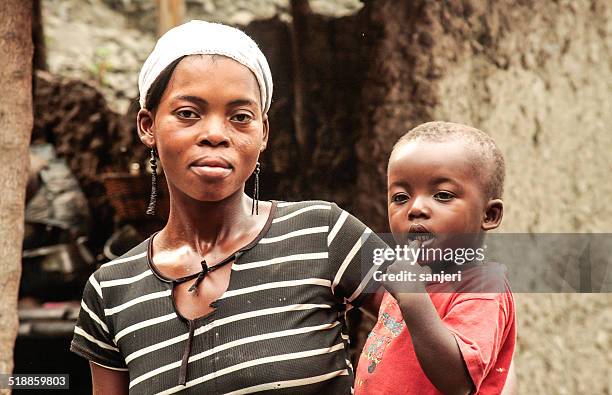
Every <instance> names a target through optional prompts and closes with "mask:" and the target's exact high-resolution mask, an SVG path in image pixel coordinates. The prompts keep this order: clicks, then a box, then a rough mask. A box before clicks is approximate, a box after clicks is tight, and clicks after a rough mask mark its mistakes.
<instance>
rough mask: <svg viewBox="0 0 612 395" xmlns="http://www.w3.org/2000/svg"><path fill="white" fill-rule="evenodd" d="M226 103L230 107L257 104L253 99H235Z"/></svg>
mask: <svg viewBox="0 0 612 395" xmlns="http://www.w3.org/2000/svg"><path fill="white" fill-rule="evenodd" d="M227 105H228V106H231V107H237V106H257V102H255V101H253V100H251V99H236V100H232V101H231V102H229V103H228V104H227Z"/></svg>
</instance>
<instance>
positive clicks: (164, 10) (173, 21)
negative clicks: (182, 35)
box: [156, 0, 185, 37]
mask: <svg viewBox="0 0 612 395" xmlns="http://www.w3.org/2000/svg"><path fill="white" fill-rule="evenodd" d="M156 3H157V37H161V36H162V35H163V34H164V33H165V32H167V31H168V30H170V29H172V28H173V27H175V26H178V25H180V24H181V23H183V19H184V18H185V0H157V2H156Z"/></svg>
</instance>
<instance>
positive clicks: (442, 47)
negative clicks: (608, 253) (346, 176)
mask: <svg viewBox="0 0 612 395" xmlns="http://www.w3.org/2000/svg"><path fill="white" fill-rule="evenodd" d="M512 3H513V4H510V2H484V1H471V2H463V3H462V4H461V3H456V4H454V3H450V5H448V6H446V7H441V6H438V7H435V6H432V7H431V8H430V10H429V12H430V15H431V16H432V18H431V21H430V23H431V25H430V27H431V31H433V32H434V35H433V41H434V45H433V47H432V54H433V56H434V57H435V58H436V61H437V62H438V64H439V65H440V66H441V68H442V70H441V77H440V78H439V79H438V80H437V83H436V87H435V89H434V93H435V96H436V105H435V106H434V108H433V118H436V119H445V120H451V121H456V122H464V123H468V124H472V125H475V126H477V127H479V128H481V129H483V130H485V131H487V132H489V133H490V134H491V135H493V136H494V138H495V139H496V141H497V142H498V144H499V146H500V148H501V149H502V151H503V152H504V153H505V156H506V161H507V181H506V186H507V187H506V193H505V199H504V200H505V202H506V212H505V216H504V222H503V224H502V227H501V229H502V231H503V232H548V233H554V232H610V231H611V230H612V207H611V206H610V205H608V204H606V199H601V197H602V196H607V195H609V194H610V193H612V183H611V182H610V172H611V171H612V156H611V155H610V151H611V150H612V131H611V130H610V124H611V123H612V112H611V111H610V104H609V103H610V99H611V92H612V70H611V67H612V51H611V50H612V41H611V40H612V34H611V33H612V18H611V17H612V7H611V6H610V3H606V2H604V1H578V2H570V1H557V2H544V1H534V2H530V1H524V2H521V3H519V4H515V2H512ZM606 103H608V104H606ZM510 264H512V263H511V262H510ZM516 299H517V302H518V317H519V342H518V353H517V357H516V362H517V367H518V374H519V385H520V393H530V394H535V393H538V394H586V393H588V394H609V393H611V392H612V388H611V385H612V384H611V382H610V377H609V373H610V366H612V354H611V353H610V349H611V347H612V338H611V334H612V295H610V294H599V295H598V294H595V295H585V294H581V295H576V294H555V295H551V294H532V295H528V294H519V295H516Z"/></svg>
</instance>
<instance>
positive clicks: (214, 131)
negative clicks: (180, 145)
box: [198, 116, 229, 147]
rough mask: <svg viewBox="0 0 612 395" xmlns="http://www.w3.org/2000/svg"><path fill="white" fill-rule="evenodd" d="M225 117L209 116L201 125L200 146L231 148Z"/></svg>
mask: <svg viewBox="0 0 612 395" xmlns="http://www.w3.org/2000/svg"><path fill="white" fill-rule="evenodd" d="M226 126H227V125H226V123H225V119H224V117H215V116H209V117H208V119H206V120H205V121H204V122H202V124H201V130H200V133H199V135H198V145H208V146H211V147H216V146H219V145H220V146H229V138H228V135H227V130H226Z"/></svg>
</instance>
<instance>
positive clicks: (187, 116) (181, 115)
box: [176, 110, 198, 119]
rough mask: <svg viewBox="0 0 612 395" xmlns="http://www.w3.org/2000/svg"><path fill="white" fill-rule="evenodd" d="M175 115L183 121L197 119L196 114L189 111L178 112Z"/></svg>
mask: <svg viewBox="0 0 612 395" xmlns="http://www.w3.org/2000/svg"><path fill="white" fill-rule="evenodd" d="M176 115H178V117H179V118H184V119H196V118H197V117H198V114H196V113H195V112H193V111H191V110H178V111H177V112H176Z"/></svg>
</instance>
